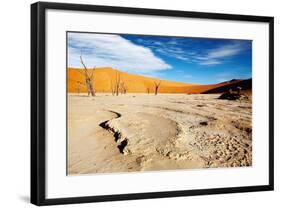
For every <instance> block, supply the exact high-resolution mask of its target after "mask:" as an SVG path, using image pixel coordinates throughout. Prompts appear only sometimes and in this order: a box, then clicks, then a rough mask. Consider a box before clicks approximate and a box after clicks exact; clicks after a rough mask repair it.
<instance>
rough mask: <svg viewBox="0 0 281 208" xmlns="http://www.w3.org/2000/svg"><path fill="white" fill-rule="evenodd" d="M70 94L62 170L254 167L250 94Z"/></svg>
mask: <svg viewBox="0 0 281 208" xmlns="http://www.w3.org/2000/svg"><path fill="white" fill-rule="evenodd" d="M218 97H219V94H204V95H203V94H197V95H187V94H158V95H157V96H155V95H153V94H150V95H148V94H126V95H121V96H118V97H117V96H112V95H110V94H97V96H96V97H87V96H86V95H83V94H80V95H77V94H73V93H70V94H69V95H68V174H88V173H111V172H129V171H149V170H171V169H189V168H209V167H240V166H251V165H252V124H251V120H252V108H251V106H252V103H251V98H248V99H240V100H236V101H229V100H219V99H217V98H218Z"/></svg>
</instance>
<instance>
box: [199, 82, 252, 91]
mask: <svg viewBox="0 0 281 208" xmlns="http://www.w3.org/2000/svg"><path fill="white" fill-rule="evenodd" d="M237 87H241V88H242V90H251V89H252V79H246V80H235V81H233V82H230V83H226V85H224V86H220V87H216V88H213V89H210V90H207V91H205V92H203V93H206V94H207V93H222V92H225V91H228V90H230V89H233V90H235V89H237Z"/></svg>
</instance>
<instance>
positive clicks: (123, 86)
mask: <svg viewBox="0 0 281 208" xmlns="http://www.w3.org/2000/svg"><path fill="white" fill-rule="evenodd" d="M120 92H121V94H126V93H127V86H126V85H125V82H121V83H120Z"/></svg>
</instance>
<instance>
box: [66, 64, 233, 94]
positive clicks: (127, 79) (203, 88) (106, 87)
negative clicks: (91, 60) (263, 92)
mask: <svg viewBox="0 0 281 208" xmlns="http://www.w3.org/2000/svg"><path fill="white" fill-rule="evenodd" d="M90 71H91V70H89V72H90ZM67 73H68V92H78V91H79V92H86V90H87V89H86V86H85V78H84V75H83V70H82V69H77V68H68V72H67ZM90 73H91V72H90ZM117 74H119V75H120V79H121V82H123V83H124V85H125V86H126V88H127V92H128V93H147V92H148V91H149V92H150V93H154V89H155V87H154V83H155V82H156V83H157V82H159V81H160V80H159V79H155V78H151V77H145V76H141V75H135V74H129V73H126V72H122V71H119V70H116V69H112V68H109V67H103V68H96V69H95V71H94V88H95V91H96V92H111V89H112V86H114V83H115V81H116V77H117ZM225 85H229V83H228V82H224V83H219V84H211V85H198V84H187V83H182V82H174V81H167V80H161V85H160V87H159V90H158V92H159V93H206V92H208V91H210V90H212V89H217V88H219V87H223V86H225ZM210 93H213V92H210Z"/></svg>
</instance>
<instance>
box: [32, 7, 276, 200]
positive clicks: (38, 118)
mask: <svg viewBox="0 0 281 208" xmlns="http://www.w3.org/2000/svg"><path fill="white" fill-rule="evenodd" d="M47 9H59V10H72V11H88V12H91V11H92V12H105V13H121V14H138V15H155V16H170V17H187V18H201V19H217V20H236V21H248V22H264V23H268V24H269V31H268V32H269V48H268V50H269V101H268V102H269V109H268V111H269V124H268V125H269V167H268V171H269V172H268V174H269V179H268V180H269V183H268V185H262V186H243V187H234V188H233V187H225V188H212V189H200V190H198V189H197V190H181V191H163V192H153V193H129V194H120V195H103V196H85V197H72V198H54V199H49V198H46V191H45V190H46V175H45V167H46V162H45V160H46V155H45V154H46V129H45V125H46V92H45V90H46V82H45V74H46V71H45V47H46V46H45V38H46V37H45V34H46V33H45V32H46V31H45V24H46V22H45V19H46V10H47ZM273 66H274V18H273V17H267V16H248V15H235V14H216V13H202V12H187V11H174V10H160V9H144V8H129V7H111V6H94V5H82V4H64V3H49V2H38V3H34V4H32V5H31V203H33V204H35V205H54V204H73V203H86V202H102V201H117V200H133V199H146V198H163V197H179V196H193V195H205V194H226V193H236V192H253V191H270V190H273V189H274V141H273V137H274V133H273V132H274V124H273V122H274V91H273V90H274V77H273V76H274V72H273Z"/></svg>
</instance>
